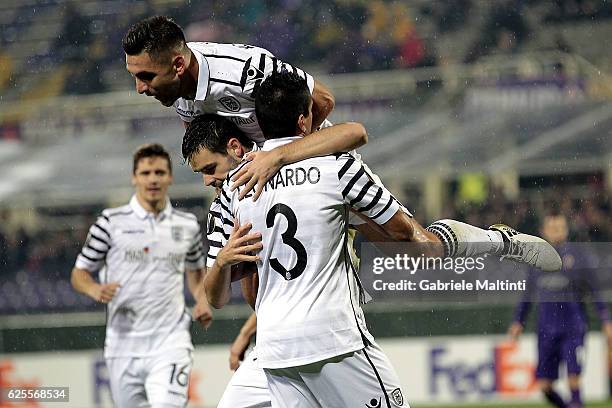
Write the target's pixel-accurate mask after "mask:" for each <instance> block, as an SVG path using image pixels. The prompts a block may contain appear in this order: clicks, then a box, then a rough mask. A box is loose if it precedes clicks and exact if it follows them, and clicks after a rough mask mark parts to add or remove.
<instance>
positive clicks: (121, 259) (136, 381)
mask: <svg viewBox="0 0 612 408" xmlns="http://www.w3.org/2000/svg"><path fill="white" fill-rule="evenodd" d="M133 162H134V165H133V174H132V184H133V185H134V188H135V194H134V196H133V197H132V199H131V200H130V202H129V204H127V205H124V206H121V207H118V208H108V209H105V210H104V211H102V214H101V215H100V216H99V217H98V219H97V221H96V222H95V224H93V225H92V226H91V228H90V230H89V234H88V236H87V240H86V242H85V244H84V246H83V249H82V250H81V253H80V254H79V256H78V257H77V260H76V265H75V267H74V269H73V271H72V278H71V281H72V285H73V287H74V288H75V289H76V290H77V291H78V292H81V293H83V294H85V295H88V296H90V297H91V298H93V299H94V300H96V301H98V302H101V303H104V304H107V305H108V306H107V309H108V310H107V325H106V339H105V344H104V357H105V360H106V365H107V368H108V372H109V379H110V387H111V393H112V397H113V401H114V403H115V406H117V407H119V408H133V407H143V406H150V407H153V408H170V407H184V406H186V405H187V391H188V380H189V372H190V371H191V366H192V364H193V359H192V351H193V344H192V342H191V336H190V333H189V327H190V325H191V316H190V315H189V313H188V312H187V309H186V308H185V299H184V295H183V288H184V275H185V273H186V275H187V286H188V288H189V290H190V292H191V294H192V295H193V297H194V299H196V302H197V303H196V306H195V308H194V310H193V318H194V319H195V320H198V321H199V322H200V323H201V324H202V325H203V326H204V327H208V326H209V325H210V323H211V320H212V314H211V310H210V307H209V305H208V302H207V299H206V295H205V292H204V290H203V286H202V281H203V276H204V273H205V269H204V255H203V253H202V250H203V248H202V242H201V238H202V235H201V233H200V227H199V224H198V221H197V219H196V217H195V216H194V215H193V214H189V213H186V212H183V211H179V210H177V209H175V208H173V207H172V205H171V204H170V200H169V198H168V195H167V192H168V188H169V186H170V184H171V183H172V164H171V160H170V156H169V154H168V152H167V151H166V150H165V149H164V148H163V147H162V146H161V145H158V144H147V145H143V146H141V147H140V148H139V149H138V150H137V151H136V153H134V157H133ZM95 272H99V275H100V279H99V280H100V282H97V281H96V280H94V278H93V276H92V274H93V273H95Z"/></svg>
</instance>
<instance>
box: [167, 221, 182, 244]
mask: <svg viewBox="0 0 612 408" xmlns="http://www.w3.org/2000/svg"><path fill="white" fill-rule="evenodd" d="M170 232H171V234H172V239H173V240H175V241H176V242H180V241H182V240H183V227H181V226H179V225H173V226H172V228H171V229H170Z"/></svg>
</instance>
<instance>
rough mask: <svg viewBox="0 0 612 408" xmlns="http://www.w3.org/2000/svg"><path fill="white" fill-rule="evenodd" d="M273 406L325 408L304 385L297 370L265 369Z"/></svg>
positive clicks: (283, 407) (281, 407)
mask: <svg viewBox="0 0 612 408" xmlns="http://www.w3.org/2000/svg"><path fill="white" fill-rule="evenodd" d="M264 373H265V374H266V378H267V379H268V388H269V389H270V397H271V399H272V406H273V407H275V408H276V407H278V408H323V407H324V406H322V405H320V404H319V403H318V402H317V398H316V397H315V396H314V395H313V393H312V392H311V391H310V390H309V389H308V386H307V385H306V384H305V383H304V380H303V379H302V378H301V376H300V374H299V372H298V371H297V368H280V369H269V368H266V369H264Z"/></svg>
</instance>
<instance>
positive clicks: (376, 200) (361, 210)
mask: <svg viewBox="0 0 612 408" xmlns="http://www.w3.org/2000/svg"><path fill="white" fill-rule="evenodd" d="M382 194H383V191H382V188H380V187H378V191H377V192H376V195H375V196H374V198H373V199H372V201H371V202H370V204H368V205H366V206H365V207H363V208H358V209H357V211H359V212H366V211H370V210H371V209H372V208H374V206H375V205H376V204H378V201H380V198H381V197H382Z"/></svg>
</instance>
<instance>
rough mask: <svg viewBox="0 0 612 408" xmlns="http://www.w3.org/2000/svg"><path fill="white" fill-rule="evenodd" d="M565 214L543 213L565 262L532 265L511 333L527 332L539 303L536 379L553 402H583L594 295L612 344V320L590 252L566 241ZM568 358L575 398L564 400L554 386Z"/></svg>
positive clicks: (577, 405)
mask: <svg viewBox="0 0 612 408" xmlns="http://www.w3.org/2000/svg"><path fill="white" fill-rule="evenodd" d="M568 234H569V229H568V225H567V218H566V217H565V216H564V215H562V214H559V213H553V214H550V215H547V216H546V217H544V220H543V222H542V236H543V237H544V238H546V239H547V240H548V241H549V242H551V243H552V244H554V245H555V247H556V248H557V250H558V251H559V254H560V255H561V257H562V259H563V268H562V269H561V271H560V272H559V273H558V274H555V275H554V276H551V275H549V274H543V273H540V272H539V271H537V270H532V271H530V274H529V278H528V281H527V291H526V292H525V295H524V298H523V300H522V301H521V302H520V303H519V305H518V306H517V309H516V313H515V318H514V322H513V323H512V325H511V326H510V329H509V333H510V336H511V337H512V338H513V339H514V340H517V339H518V337H519V336H520V335H521V333H522V332H523V328H524V327H525V322H526V320H527V315H528V313H529V309H530V308H531V305H532V304H533V303H534V302H537V303H538V322H537V334H538V366H537V369H536V379H537V380H538V385H539V387H540V390H541V391H542V393H543V394H544V396H545V397H546V399H547V400H548V401H549V402H550V403H551V404H552V405H554V406H556V407H560V408H564V407H569V408H581V407H582V398H581V396H580V374H581V372H582V364H583V363H582V355H583V351H584V336H585V334H586V332H587V322H588V318H587V315H586V310H585V308H584V303H583V302H584V301H585V300H586V299H585V296H586V295H590V296H591V298H592V301H593V304H594V305H595V308H596V309H597V313H598V315H599V318H600V319H601V322H602V328H603V331H604V335H605V336H606V338H607V341H608V347H612V323H611V322H610V316H609V313H608V310H607V307H606V304H605V303H604V302H603V301H602V300H601V299H600V297H599V294H598V288H597V283H596V276H595V273H594V266H593V262H592V260H591V259H590V256H589V254H588V253H586V252H585V251H584V250H583V249H581V248H579V247H578V246H576V245H572V244H570V243H568V242H567V237H568ZM562 361H564V362H565V365H566V368H567V373H568V383H569V388H570V391H571V400H570V401H569V402H568V403H567V404H566V403H565V402H564V401H563V399H562V398H561V396H560V395H559V394H558V393H557V392H556V391H555V390H554V387H553V386H554V382H555V381H556V380H557V379H558V378H559V365H560V363H561V362H562Z"/></svg>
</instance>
